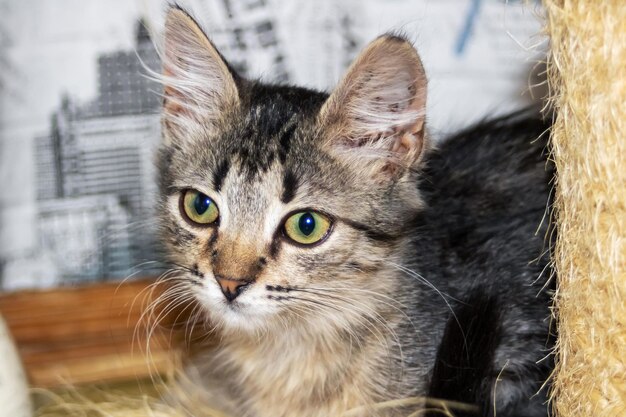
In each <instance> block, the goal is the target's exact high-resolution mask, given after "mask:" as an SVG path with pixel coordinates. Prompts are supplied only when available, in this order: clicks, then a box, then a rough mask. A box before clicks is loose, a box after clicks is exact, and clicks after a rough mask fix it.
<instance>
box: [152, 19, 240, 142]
mask: <svg viewBox="0 0 626 417" xmlns="http://www.w3.org/2000/svg"><path fill="white" fill-rule="evenodd" d="M162 60H163V74H162V75H161V77H159V78H160V79H161V82H162V83H163V85H164V90H163V93H164V99H163V124H164V127H165V135H166V139H167V138H168V137H171V136H173V137H180V136H184V135H185V132H186V131H187V130H188V129H189V128H190V127H192V126H194V124H195V125H196V126H198V125H201V126H203V127H204V128H207V127H208V128H209V129H210V127H211V125H215V124H216V123H217V122H218V121H219V120H220V119H221V117H222V115H223V114H224V112H225V111H227V110H228V109H231V108H233V107H235V106H237V105H238V104H239V94H238V90H237V84H236V82H235V77H236V75H235V74H234V72H232V71H231V69H230V68H229V66H228V64H227V63H226V61H225V60H224V58H223V57H222V56H221V54H220V53H219V52H218V51H217V49H216V48H215V46H214V45H213V44H212V43H211V41H210V40H209V38H208V37H207V36H206V34H205V33H204V32H203V31H202V29H201V28H200V26H199V25H198V24H197V23H196V21H195V20H194V19H193V18H192V17H191V16H189V15H188V14H187V13H186V12H185V11H183V10H182V9H179V8H177V7H172V8H170V10H169V11H168V13H167V17H166V20H165V34H164V44H163V51H162Z"/></svg>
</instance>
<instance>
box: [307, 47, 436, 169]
mask: <svg viewBox="0 0 626 417" xmlns="http://www.w3.org/2000/svg"><path fill="white" fill-rule="evenodd" d="M425 110H426V74H425V72H424V67H423V66H422V63H421V61H420V58H419V56H418V54H417V51H416V50H415V48H413V46H412V45H411V43H410V42H408V41H407V40H406V39H404V38H401V37H398V36H393V35H384V36H381V37H380V38H378V39H376V40H375V41H373V42H372V43H370V44H369V45H368V46H367V47H366V48H365V50H364V51H363V52H362V53H361V54H360V55H359V57H358V58H357V59H356V60H355V61H354V62H353V63H352V65H351V66H350V68H349V69H348V71H347V74H346V75H345V77H344V78H343V80H342V81H341V82H340V84H339V85H338V86H337V88H336V89H335V91H333V93H332V94H331V96H330V97H329V98H328V100H327V101H326V103H325V104H324V106H323V107H322V109H321V111H320V114H319V119H318V121H319V123H320V124H321V126H322V131H323V135H324V138H325V144H324V145H325V146H326V147H328V148H330V150H331V151H338V150H339V151H342V154H343V155H346V156H348V157H350V156H352V157H355V158H358V157H360V156H361V157H366V158H368V166H369V168H371V169H373V170H375V171H376V172H380V171H384V172H386V173H394V172H396V171H398V170H397V168H398V167H401V166H404V167H410V166H412V165H413V164H415V163H416V162H417V161H418V160H419V158H420V156H421V155H422V153H423V150H424V147H425V143H424V142H425V137H424V122H425V119H424V116H425ZM343 151H345V152H343ZM350 159H354V158H350Z"/></svg>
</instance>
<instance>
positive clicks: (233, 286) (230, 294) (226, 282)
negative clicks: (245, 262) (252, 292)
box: [215, 275, 252, 302]
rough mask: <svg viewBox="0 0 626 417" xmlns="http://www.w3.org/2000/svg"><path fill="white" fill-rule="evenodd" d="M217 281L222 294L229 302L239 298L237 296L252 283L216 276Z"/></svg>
mask: <svg viewBox="0 0 626 417" xmlns="http://www.w3.org/2000/svg"><path fill="white" fill-rule="evenodd" d="M215 280H216V281H217V283H218V284H219V285H220V289H221V290H222V294H224V297H226V299H227V300H228V301H229V302H231V301H233V300H234V299H235V298H237V296H238V295H239V294H241V293H242V292H243V290H244V289H245V288H246V287H247V286H248V285H250V283H251V282H252V281H250V280H246V279H237V278H227V277H223V276H221V275H215Z"/></svg>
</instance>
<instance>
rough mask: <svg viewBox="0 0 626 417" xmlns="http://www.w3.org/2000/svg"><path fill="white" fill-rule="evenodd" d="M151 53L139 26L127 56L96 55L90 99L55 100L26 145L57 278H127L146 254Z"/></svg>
mask: <svg viewBox="0 0 626 417" xmlns="http://www.w3.org/2000/svg"><path fill="white" fill-rule="evenodd" d="M144 66H146V67H148V68H149V69H151V70H154V71H159V70H160V62H159V57H158V54H157V52H156V50H155V48H154V46H153V44H152V41H151V40H150V37H149V36H148V33H147V30H146V29H145V27H144V26H143V25H142V24H141V23H140V24H138V27H137V45H136V50H133V51H117V52H114V53H111V54H106V55H102V56H101V57H100V58H99V59H98V81H99V86H98V95H97V97H96V99H95V100H93V101H91V102H89V103H87V104H85V105H79V104H76V103H74V102H73V101H72V100H71V99H69V98H67V97H66V98H64V99H63V100H62V104H61V106H60V108H59V109H58V111H57V112H56V113H55V114H54V115H53V117H52V122H51V131H50V134H49V135H48V136H44V137H40V138H37V139H36V140H35V144H36V145H35V146H36V149H35V151H36V161H37V198H38V200H39V203H38V212H39V216H38V218H39V227H38V231H39V236H40V244H41V249H42V250H43V251H44V252H45V253H46V254H47V255H48V257H50V258H52V259H54V260H55V262H56V263H57V270H58V273H59V274H60V275H61V278H62V280H64V281H68V280H70V281H71V280H96V279H108V278H117V277H124V276H127V275H128V274H129V273H130V272H129V271H130V269H131V268H132V267H133V266H134V265H137V264H139V263H141V262H143V261H148V260H150V261H151V260H153V259H147V258H146V254H152V255H153V254H154V246H155V241H156V239H155V232H154V225H153V224H151V223H152V222H151V221H150V219H151V218H152V215H153V207H154V205H153V201H154V200H153V198H154V192H155V186H154V176H155V173H154V168H153V162H152V155H153V153H154V150H155V147H156V145H157V144H158V142H159V139H160V130H159V126H160V124H159V116H158V110H159V103H160V98H159V94H158V91H159V89H160V86H159V85H158V84H157V83H156V82H154V81H152V80H150V79H149V78H148V77H146V76H145V75H144V74H145V73H146V69H145V68H144Z"/></svg>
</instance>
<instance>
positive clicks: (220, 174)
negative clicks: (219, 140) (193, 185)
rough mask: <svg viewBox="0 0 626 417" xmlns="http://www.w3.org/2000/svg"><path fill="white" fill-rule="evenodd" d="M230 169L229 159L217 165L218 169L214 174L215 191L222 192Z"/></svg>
mask: <svg viewBox="0 0 626 417" xmlns="http://www.w3.org/2000/svg"><path fill="white" fill-rule="evenodd" d="M229 169H230V163H229V162H228V159H222V161H221V162H220V163H219V164H218V165H217V169H216V170H215V171H214V172H213V189H214V190H215V191H220V190H221V188H222V183H223V182H224V178H226V175H227V174H228V170H229Z"/></svg>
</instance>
